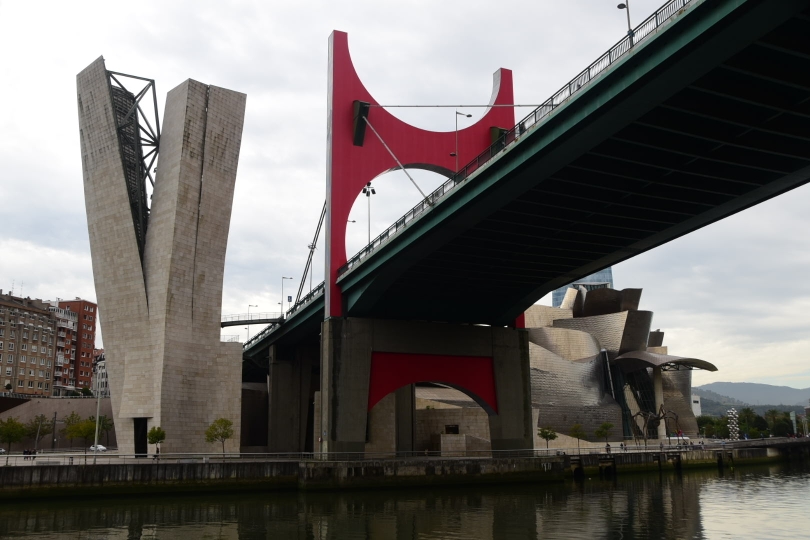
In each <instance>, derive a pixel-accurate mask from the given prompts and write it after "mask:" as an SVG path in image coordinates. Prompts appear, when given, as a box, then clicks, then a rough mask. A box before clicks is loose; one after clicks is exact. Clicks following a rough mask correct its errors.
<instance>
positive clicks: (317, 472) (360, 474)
mask: <svg viewBox="0 0 810 540" xmlns="http://www.w3.org/2000/svg"><path fill="white" fill-rule="evenodd" d="M787 458H798V459H803V460H807V459H809V458H810V440H808V439H800V440H795V441H789V442H777V441H774V440H770V441H764V442H754V441H751V443H737V444H735V446H734V447H733V448H732V447H730V446H729V447H728V448H727V447H717V448H712V449H704V450H677V449H674V450H673V449H668V448H665V449H664V451H650V452H636V451H630V452H618V453H613V454H607V453H594V454H581V455H555V456H543V457H517V456H516V457H496V458H488V457H479V458H431V457H425V458H409V459H377V460H374V459H362V460H345V461H322V460H303V461H299V460H297V459H290V460H277V461H247V460H245V461H242V460H227V459H226V460H225V461H223V462H213V461H209V462H206V461H203V460H201V461H199V462H191V463H189V462H188V461H189V460H184V461H186V462H178V463H175V462H168V461H155V460H148V461H146V460H145V461H144V462H142V463H138V462H136V463H133V462H128V463H107V464H99V465H82V464H76V465H62V464H53V463H47V460H43V462H42V464H39V462H37V463H36V464H34V463H30V464H29V465H27V466H5V467H0V499H4V500H17V499H26V498H38V497H64V496H65V495H66V494H81V495H99V496H111V495H144V494H169V493H201V492H211V491H217V492H226V491H231V492H243V491H270V490H305V491H306V490H334V489H337V490H339V489H351V488H364V489H378V488H401V487H405V486H438V485H464V484H479V485H480V484H494V483H518V482H522V483H546V482H558V481H562V480H563V479H564V478H566V477H571V476H573V477H574V478H578V477H581V476H585V475H587V476H591V475H595V474H600V475H612V474H626V473H633V472H655V473H658V472H664V471H681V470H683V469H688V468H697V467H722V468H727V467H735V466H742V465H749V464H757V463H764V462H772V461H777V460H781V459H787Z"/></svg>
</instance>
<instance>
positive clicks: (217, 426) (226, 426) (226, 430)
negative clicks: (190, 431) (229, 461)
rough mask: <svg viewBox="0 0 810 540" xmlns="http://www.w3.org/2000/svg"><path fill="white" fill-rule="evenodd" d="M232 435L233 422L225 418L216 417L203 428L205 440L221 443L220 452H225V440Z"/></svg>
mask: <svg viewBox="0 0 810 540" xmlns="http://www.w3.org/2000/svg"><path fill="white" fill-rule="evenodd" d="M231 437H233V422H231V421H230V420H228V419H227V418H217V419H216V420H214V422H213V423H212V424H211V425H210V426H208V429H206V430H205V442H208V443H213V442H217V441H219V442H220V443H222V453H223V454H225V441H227V440H228V439H230V438H231Z"/></svg>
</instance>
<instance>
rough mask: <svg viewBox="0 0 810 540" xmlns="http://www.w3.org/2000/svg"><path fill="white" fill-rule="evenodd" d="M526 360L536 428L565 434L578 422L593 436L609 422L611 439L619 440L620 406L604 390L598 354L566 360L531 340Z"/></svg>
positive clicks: (603, 376)
mask: <svg viewBox="0 0 810 540" xmlns="http://www.w3.org/2000/svg"><path fill="white" fill-rule="evenodd" d="M529 362H530V368H531V369H530V373H531V386H532V408H534V409H537V410H538V413H539V415H538V424H537V427H550V428H552V429H553V430H555V431H557V432H559V433H564V434H567V433H568V432H569V431H570V430H571V427H572V426H573V425H574V424H581V425H582V427H583V429H584V430H585V433H586V434H587V437H588V439H595V437H594V435H593V432H594V431H595V430H596V428H598V427H599V426H600V425H601V424H602V423H603V422H610V423H612V424H613V426H614V428H613V433H612V435H611V439H615V440H619V439H621V436H622V428H621V426H622V413H621V407H620V406H619V404H618V403H616V401H615V400H614V399H613V397H612V396H611V395H610V393H606V388H605V383H604V380H605V374H604V370H603V365H604V364H603V361H602V359H601V357H600V356H596V357H594V358H591V359H586V360H583V361H581V362H569V361H568V360H565V359H564V358H562V357H561V356H559V355H556V354H554V353H553V352H551V351H549V350H548V349H545V348H543V347H540V346H538V345H535V344H534V343H531V342H530V343H529Z"/></svg>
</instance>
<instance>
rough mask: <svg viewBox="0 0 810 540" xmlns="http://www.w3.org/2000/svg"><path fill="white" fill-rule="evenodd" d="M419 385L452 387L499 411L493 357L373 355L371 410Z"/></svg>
mask: <svg viewBox="0 0 810 540" xmlns="http://www.w3.org/2000/svg"><path fill="white" fill-rule="evenodd" d="M417 382H436V383H443V384H447V385H450V386H453V387H455V388H458V389H459V390H462V391H466V392H468V393H470V394H472V395H471V397H473V399H475V400H476V401H477V402H479V403H480V402H483V403H485V404H486V405H488V406H489V408H490V409H491V410H492V412H494V413H496V414H497V412H498V397H497V394H496V392H495V374H494V372H493V368H492V358H490V357H488V356H450V355H442V354H405V353H391V352H376V351H375V352H373V353H371V377H370V381H369V387H368V410H369V411H370V410H371V409H372V408H373V407H374V405H376V404H377V403H378V402H379V401H380V400H381V399H382V398H384V397H385V396H387V395H388V394H390V393H391V392H393V391H394V390H397V389H398V388H402V387H403V386H405V385H406V384H413V383H417Z"/></svg>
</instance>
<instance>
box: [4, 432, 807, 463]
mask: <svg viewBox="0 0 810 540" xmlns="http://www.w3.org/2000/svg"><path fill="white" fill-rule="evenodd" d="M775 439H778V440H775ZM765 441H770V443H771V444H773V443H780V444H783V443H785V442H790V441H794V440H793V439H787V438H770V439H762V440H760V439H756V440H753V441H744V440H741V441H720V440H713V441H711V442H710V443H707V442H704V443H703V444H701V443H699V442H694V444H690V443H692V442H693V441H689V443H686V442H684V443H681V444H675V443H673V444H664V445H663V447H662V446H661V444H660V443H659V442H658V441H657V440H653V441H648V445H647V446H646V447H645V446H644V443H643V442H639V443H638V444H627V445H624V446H620V444H619V443H618V442H612V443H611V446H610V450H608V449H607V447H606V446H600V447H590V446H588V447H585V446H583V447H580V448H577V447H570V448H548V449H546V448H529V449H523V450H520V449H518V450H458V451H454V450H443V451H437V450H419V451H413V452H276V453H229V452H225V453H222V452H207V453H160V454H159V455H158V454H155V453H154V451H152V452H150V453H148V454H140V455H135V454H121V453H119V452H117V451H114V450H113V451H110V450H108V451H105V452H97V453H95V455H94V453H93V452H92V451H90V450H88V451H87V452H86V453H85V452H84V451H83V450H74V451H69V452H64V451H62V452H59V451H56V452H52V451H39V452H38V453H37V454H36V455H24V454H22V453H12V454H2V455H0V466H10V467H22V466H46V465H63V466H71V465H93V464H95V465H115V464H120V465H123V464H149V463H151V464H159V463H164V464H199V463H240V462H241V463H248V462H289V461H294V462H324V461H327V462H332V463H341V462H361V461H362V462H369V461H391V460H415V461H418V460H441V459H513V458H514V459H531V458H554V457H566V456H568V457H570V458H578V457H580V456H594V455H598V456H600V457H609V456H612V455H617V454H644V453H647V454H650V453H659V452H661V451H663V452H689V451H695V450H719V449H733V448H735V447H737V446H749V445H750V444H745V445H743V444H740V443H752V442H760V443H762V442H765ZM802 441H803V439H796V440H795V442H799V443H801V442H802Z"/></svg>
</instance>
